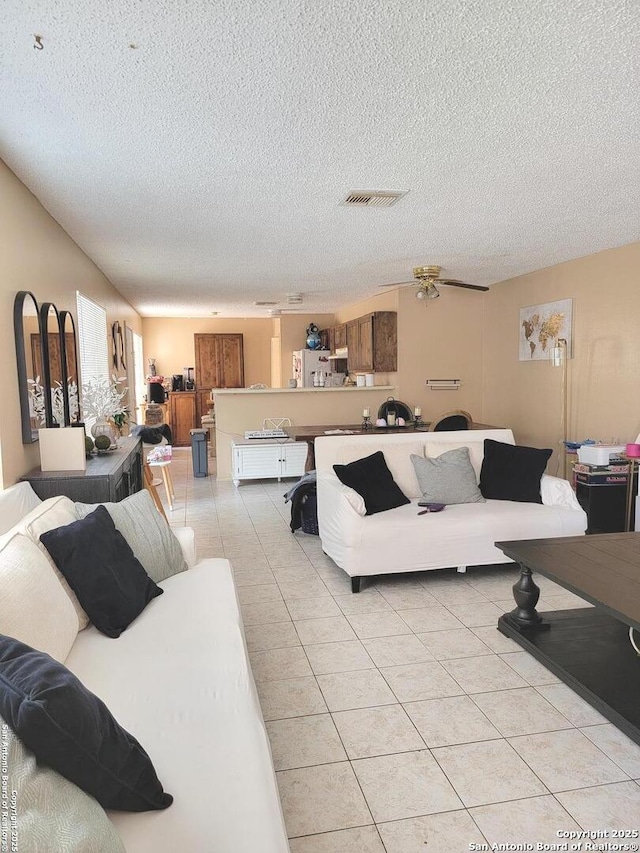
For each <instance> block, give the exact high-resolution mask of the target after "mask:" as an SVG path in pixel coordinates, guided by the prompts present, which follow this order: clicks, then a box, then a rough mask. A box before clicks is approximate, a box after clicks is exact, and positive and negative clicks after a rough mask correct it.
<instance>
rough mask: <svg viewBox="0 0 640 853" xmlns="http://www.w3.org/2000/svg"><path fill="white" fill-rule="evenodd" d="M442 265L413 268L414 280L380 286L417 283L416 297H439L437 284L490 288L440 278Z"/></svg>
mask: <svg viewBox="0 0 640 853" xmlns="http://www.w3.org/2000/svg"><path fill="white" fill-rule="evenodd" d="M441 270H442V267H439V266H436V265H430V266H426V267H414V268H413V278H414V280H413V281H396V282H394V283H393V284H380V285H378V286H379V287H400V286H402V285H404V284H417V285H418V291H417V292H416V299H437V298H438V296H440V291H439V290H438V288H437V287H436V284H446V285H448V286H451V287H465V288H467V290H483V291H484V290H489V288H488V287H483V286H482V285H480V284H467V283H466V282H464V281H457V280H456V279H453V278H440V271H441Z"/></svg>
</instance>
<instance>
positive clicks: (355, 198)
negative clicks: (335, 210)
mask: <svg viewBox="0 0 640 853" xmlns="http://www.w3.org/2000/svg"><path fill="white" fill-rule="evenodd" d="M408 192H409V190H351V191H350V192H348V193H347V195H346V197H345V198H344V199H343V200H342V201H341V202H340V204H341V205H348V206H349V207H353V206H355V207H391V205H393V204H395V203H396V202H397V201H399V199H401V198H402V196H403V195H406V194H407V193H408Z"/></svg>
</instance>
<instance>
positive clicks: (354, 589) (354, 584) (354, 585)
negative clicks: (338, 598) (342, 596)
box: [351, 578, 362, 592]
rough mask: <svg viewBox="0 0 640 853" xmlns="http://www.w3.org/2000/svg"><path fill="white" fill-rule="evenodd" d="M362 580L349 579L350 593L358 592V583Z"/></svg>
mask: <svg viewBox="0 0 640 853" xmlns="http://www.w3.org/2000/svg"><path fill="white" fill-rule="evenodd" d="M361 580H362V578H351V592H360V581H361Z"/></svg>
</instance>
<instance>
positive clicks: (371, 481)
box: [333, 450, 410, 515]
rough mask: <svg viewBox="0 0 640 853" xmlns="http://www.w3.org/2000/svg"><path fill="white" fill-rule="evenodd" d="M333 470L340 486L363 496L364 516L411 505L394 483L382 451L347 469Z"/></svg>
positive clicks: (339, 466)
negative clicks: (342, 485) (365, 511)
mask: <svg viewBox="0 0 640 853" xmlns="http://www.w3.org/2000/svg"><path fill="white" fill-rule="evenodd" d="M333 470H334V471H335V472H336V476H337V477H338V479H339V480H340V482H342V483H344V485H345V486H349V488H351V489H354V490H355V491H356V492H357V493H358V494H359V495H361V496H362V498H363V499H364V503H365V506H366V508H367V513H366V514H367V515H374V514H375V513H377V512H385V511H386V510H388V509H395V508H396V507H398V506H402V505H403V504H408V503H410V501H409V498H408V497H406V496H405V495H404V494H403V493H402V491H401V489H400V488H399V486H398V484H397V483H396V481H395V480H394V479H393V476H392V474H391V471H390V470H389V468H388V466H387V463H386V462H385V459H384V454H383V453H382V451H381V450H378V452H377V453H372V454H371V456H365V457H364V458H363V459H357V460H356V461H355V462H351V463H350V464H349V465H334V466H333Z"/></svg>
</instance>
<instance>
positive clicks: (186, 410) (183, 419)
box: [169, 391, 200, 447]
mask: <svg viewBox="0 0 640 853" xmlns="http://www.w3.org/2000/svg"><path fill="white" fill-rule="evenodd" d="M169 409H170V412H171V434H172V436H173V443H174V445H175V446H176V447H188V446H189V445H190V444H191V435H190V434H189V430H192V429H195V428H196V427H199V426H200V424H199V423H198V422H197V421H196V392H195V391H172V392H171V393H170V394H169Z"/></svg>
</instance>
